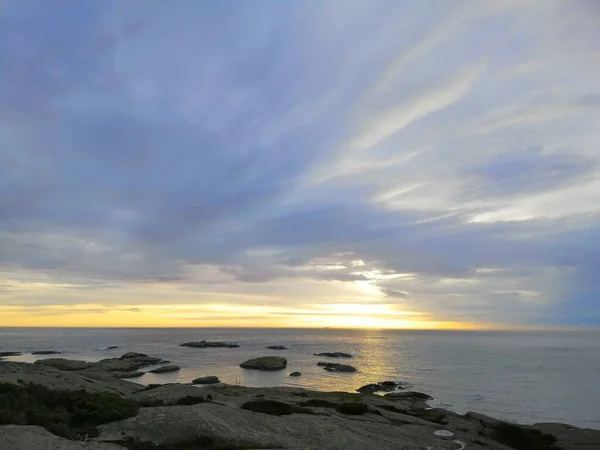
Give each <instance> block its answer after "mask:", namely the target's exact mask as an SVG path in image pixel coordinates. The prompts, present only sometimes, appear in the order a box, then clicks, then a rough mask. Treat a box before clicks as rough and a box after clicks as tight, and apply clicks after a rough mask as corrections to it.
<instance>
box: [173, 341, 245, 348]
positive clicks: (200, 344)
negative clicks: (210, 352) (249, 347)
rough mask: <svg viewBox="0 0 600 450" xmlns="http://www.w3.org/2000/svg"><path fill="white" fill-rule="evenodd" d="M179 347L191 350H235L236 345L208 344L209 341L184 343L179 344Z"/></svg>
mask: <svg viewBox="0 0 600 450" xmlns="http://www.w3.org/2000/svg"><path fill="white" fill-rule="evenodd" d="M181 347H192V348H237V347H239V345H238V344H233V343H230V342H210V341H200V342H185V343H183V344H181Z"/></svg>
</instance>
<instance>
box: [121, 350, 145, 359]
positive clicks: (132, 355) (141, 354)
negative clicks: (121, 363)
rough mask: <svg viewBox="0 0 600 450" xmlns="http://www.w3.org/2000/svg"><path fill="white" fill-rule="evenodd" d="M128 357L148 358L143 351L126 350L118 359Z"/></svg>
mask: <svg viewBox="0 0 600 450" xmlns="http://www.w3.org/2000/svg"><path fill="white" fill-rule="evenodd" d="M129 358H148V355H146V354H145V353H136V352H127V353H125V354H124V355H123V356H121V358H119V359H129Z"/></svg>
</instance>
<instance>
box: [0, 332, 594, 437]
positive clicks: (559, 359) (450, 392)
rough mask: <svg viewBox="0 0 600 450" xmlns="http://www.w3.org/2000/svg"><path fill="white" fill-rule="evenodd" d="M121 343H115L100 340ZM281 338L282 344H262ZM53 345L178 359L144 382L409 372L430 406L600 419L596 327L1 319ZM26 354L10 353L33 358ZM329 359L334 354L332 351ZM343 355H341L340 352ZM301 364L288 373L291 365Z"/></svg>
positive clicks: (352, 383) (278, 381)
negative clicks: (256, 367) (212, 343)
mask: <svg viewBox="0 0 600 450" xmlns="http://www.w3.org/2000/svg"><path fill="white" fill-rule="evenodd" d="M202 339H207V340H220V341H232V342H237V343H239V344H240V345H241V347H240V348H235V349H192V348H185V347H180V346H179V344H181V343H183V342H187V341H192V340H202ZM111 345H118V346H119V347H120V348H119V349H117V350H101V349H102V348H105V347H108V346H111ZM268 345H285V346H286V347H288V350H285V351H272V350H266V349H265V347H266V346H268ZM35 350H60V351H64V352H65V354H64V355H63V356H64V357H66V358H69V359H85V360H88V361H97V360H100V359H103V358H108V357H114V356H120V355H121V354H122V353H125V352H127V351H137V352H142V353H147V354H149V355H151V356H157V357H161V358H164V359H168V360H171V361H172V362H173V363H176V364H178V365H180V366H181V368H182V369H181V371H180V372H178V373H172V374H164V375H154V374H146V375H144V376H143V377H141V378H138V379H135V380H132V381H137V382H139V383H143V384H149V383H167V382H189V381H191V380H192V379H194V378H196V377H199V376H204V375H216V376H218V377H219V378H220V379H221V380H222V381H223V382H226V383H231V384H240V385H246V386H299V387H306V388H311V389H320V390H343V391H354V390H355V389H356V388H358V387H360V386H362V385H364V384H367V383H371V382H376V381H383V380H401V381H406V382H408V383H409V384H410V385H411V388H412V389H414V390H419V391H423V392H427V393H429V394H431V395H433V396H434V400H432V401H431V402H430V405H431V406H440V407H443V408H448V409H452V410H454V411H457V412H459V413H464V412H467V411H477V412H481V413H484V414H490V415H492V416H495V417H499V418H503V419H507V420H512V421H515V422H520V423H534V422H564V423H571V424H573V425H577V426H581V427H588V428H597V429H600V333H598V332H518V333H517V332H456V331H435V332H432V331H382V330H381V331H380V330H333V329H322V330H314V329H312V330H306V329H304V330H302V329H294V330H290V329H164V328H163V329H106V328H104V329H98V328H95V329H81V328H79V329H78V328H75V329H73V328H71V329H64V328H63V329H59V328H52V329H44V328H0V351H23V352H31V351H35ZM325 351H343V352H348V353H352V354H354V355H356V358H355V359H353V360H352V361H351V362H350V364H352V365H354V366H356V367H357V368H358V369H359V372H358V373H355V374H332V373H328V372H326V371H324V370H322V369H321V368H320V367H317V366H316V363H317V362H318V361H320V360H323V358H319V357H317V356H313V354H314V353H319V352H325ZM264 355H279V356H284V357H286V358H287V359H288V369H287V370H285V371H281V372H276V373H268V372H258V371H249V370H243V369H241V368H239V366H238V365H239V364H240V363H241V362H243V361H245V360H246V359H248V358H252V357H257V356H264ZM39 358H40V357H36V356H32V355H30V354H25V355H23V356H21V357H16V358H11V359H12V360H15V361H27V362H32V361H34V360H36V359H39ZM331 361H334V360H331ZM341 362H346V361H341ZM296 370H297V371H300V372H302V376H301V377H299V378H291V377H289V376H288V374H289V373H290V372H292V371H296Z"/></svg>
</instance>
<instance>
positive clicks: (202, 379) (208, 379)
mask: <svg viewBox="0 0 600 450" xmlns="http://www.w3.org/2000/svg"><path fill="white" fill-rule="evenodd" d="M220 382H221V380H219V378H218V377H214V376H208V377H200V378H196V379H195V380H193V381H192V384H215V383H220Z"/></svg>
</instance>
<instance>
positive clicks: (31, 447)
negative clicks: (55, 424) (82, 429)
mask: <svg viewBox="0 0 600 450" xmlns="http://www.w3.org/2000/svg"><path fill="white" fill-rule="evenodd" d="M0 448H1V449H3V450H50V449H51V450H123V447H121V446H120V445H116V444H109V443H104V442H89V441H88V442H83V441H70V440H68V439H65V438H61V437H58V436H55V435H53V434H52V433H50V432H49V431H46V430H45V429H43V428H42V427H37V426H22V425H2V426H0Z"/></svg>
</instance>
